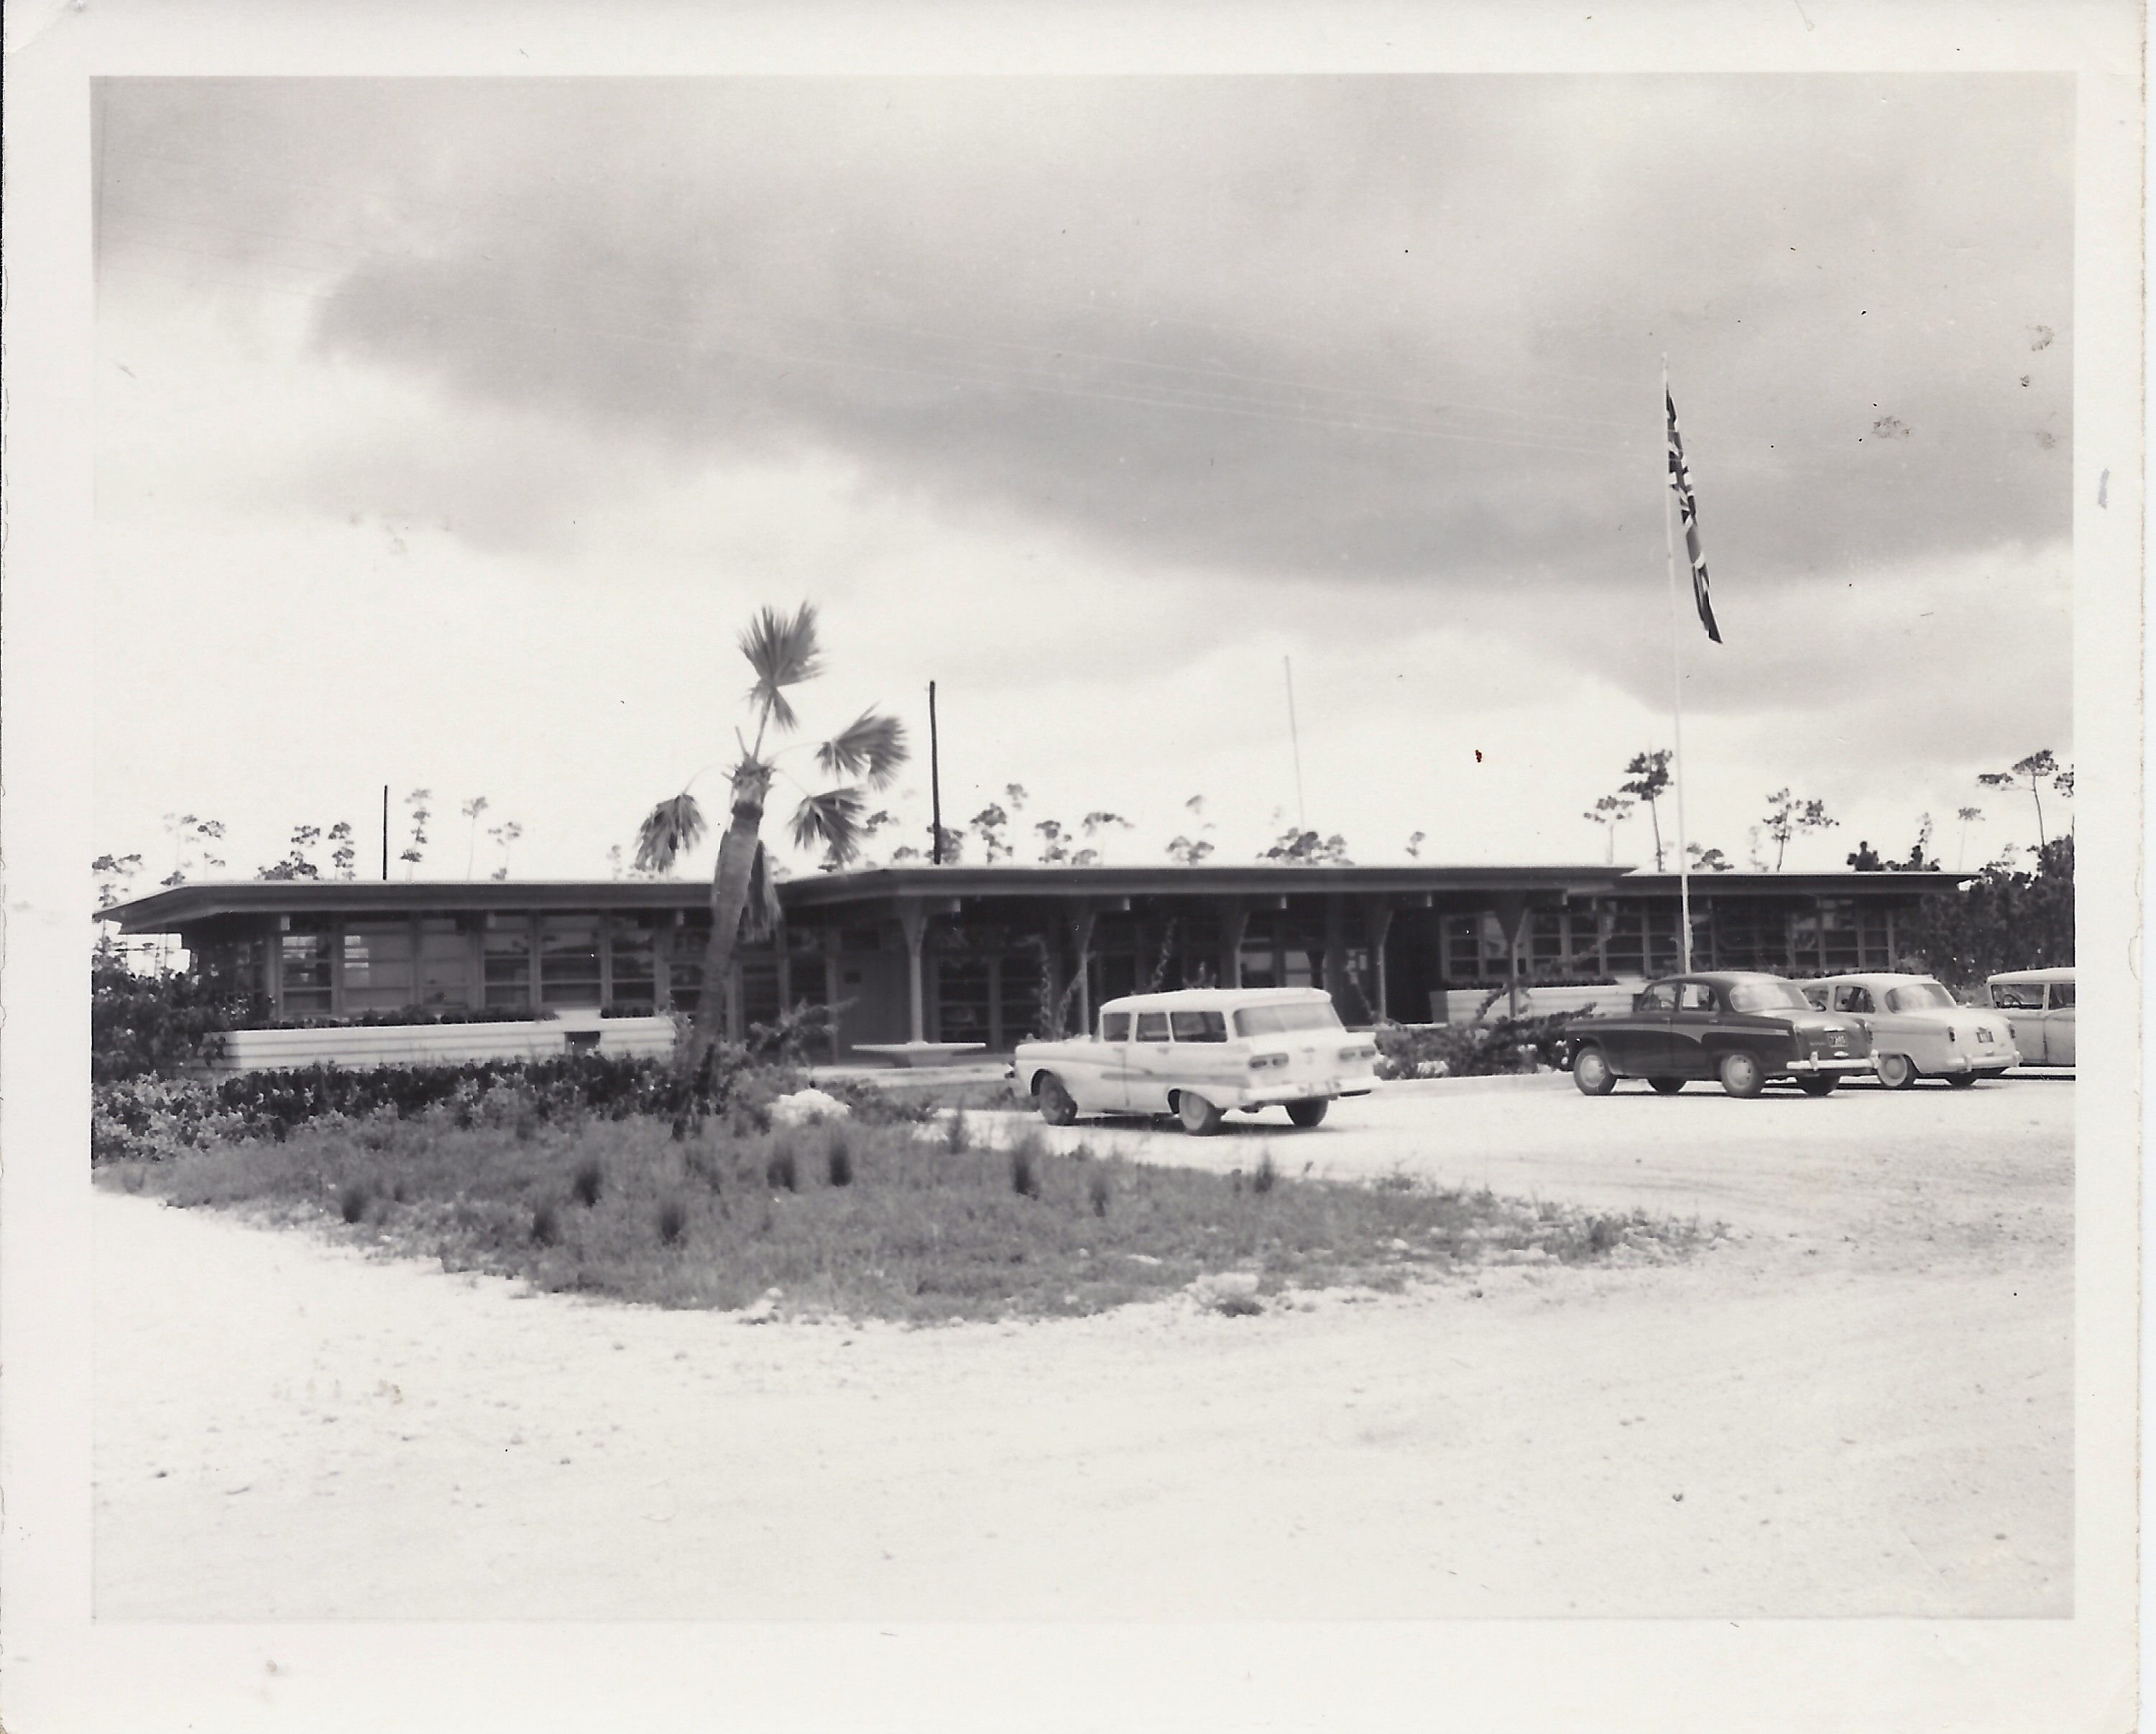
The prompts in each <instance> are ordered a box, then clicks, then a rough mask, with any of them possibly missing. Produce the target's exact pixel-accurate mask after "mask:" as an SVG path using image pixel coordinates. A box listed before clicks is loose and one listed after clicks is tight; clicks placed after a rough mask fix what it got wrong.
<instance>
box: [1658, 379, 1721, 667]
mask: <svg viewBox="0 0 2156 1734" xmlns="http://www.w3.org/2000/svg"><path fill="white" fill-rule="evenodd" d="M1662 402H1663V403H1666V404H1667V405H1668V406H1669V412H1670V486H1671V488H1672V489H1673V490H1675V491H1676V496H1677V510H1678V512H1679V513H1680V514H1681V516H1682V517H1683V519H1684V535H1685V552H1686V554H1687V555H1688V556H1689V557H1691V599H1692V600H1693V601H1694V602H1695V603H1697V604H1698V605H1699V623H1700V624H1701V625H1702V626H1703V627H1705V628H1707V637H1709V638H1711V639H1713V640H1714V642H1715V643H1716V644H1720V643H1721V642H1722V634H1721V631H1720V630H1719V629H1718V628H1717V627H1716V625H1715V623H1714V604H1713V603H1712V602H1711V601H1709V600H1708V599H1707V557H1706V556H1705V555H1704V554H1702V553H1701V552H1700V551H1699V503H1698V501H1697V500H1694V499H1693V498H1692V497H1691V469H1689V468H1688V467H1687V466H1686V463H1685V454H1684V441H1683V440H1682V439H1679V438H1678V437H1677V405H1676V398H1672V397H1671V395H1670V393H1669V388H1668V387H1663V390H1662Z"/></svg>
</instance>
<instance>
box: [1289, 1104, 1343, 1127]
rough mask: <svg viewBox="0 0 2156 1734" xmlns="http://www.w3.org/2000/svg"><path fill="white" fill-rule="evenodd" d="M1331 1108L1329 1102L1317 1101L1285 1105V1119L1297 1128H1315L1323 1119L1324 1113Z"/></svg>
mask: <svg viewBox="0 0 2156 1734" xmlns="http://www.w3.org/2000/svg"><path fill="white" fill-rule="evenodd" d="M1330 1106H1332V1104H1331V1103H1330V1102H1327V1101H1324V1100H1318V1099H1313V1100H1310V1101H1306V1102H1290V1103H1289V1104H1288V1105H1287V1117H1288V1118H1289V1119H1291V1120H1292V1121H1294V1122H1295V1123H1296V1125H1297V1126H1316V1125H1317V1122H1318V1121H1321V1120H1322V1119H1324V1118H1325V1111H1326V1110H1327V1108H1328V1107H1330Z"/></svg>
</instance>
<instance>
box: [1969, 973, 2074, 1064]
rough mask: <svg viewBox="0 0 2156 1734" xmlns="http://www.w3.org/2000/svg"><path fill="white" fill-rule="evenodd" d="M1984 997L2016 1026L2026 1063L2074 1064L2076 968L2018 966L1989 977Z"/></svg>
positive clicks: (2017, 1042)
mask: <svg viewBox="0 0 2156 1734" xmlns="http://www.w3.org/2000/svg"><path fill="white" fill-rule="evenodd" d="M1984 997H1985V998H1987V999H1989V1001H1990V1002H1991V1003H1992V1004H1993V1005H1994V1007H1996V1008H1998V1009H1999V1012H2000V1013H2002V1014H2003V1015H2004V1016H2005V1018H2006V1021H2007V1022H2008V1023H2010V1024H2011V1025H2012V1026H2013V1029H2014V1043H2015V1046H2016V1047H2018V1048H2019V1049H2020V1050H2021V1063H2022V1065H2072V1064H2073V1063H2074V968H2073V966H2072V965H2071V963H2069V964H2066V965H2063V966H2061V967H2055V968H2051V969H2015V970H2009V971H2007V972H2005V974H2003V975H1995V976H1990V977H1986V979H1985V981H1984Z"/></svg>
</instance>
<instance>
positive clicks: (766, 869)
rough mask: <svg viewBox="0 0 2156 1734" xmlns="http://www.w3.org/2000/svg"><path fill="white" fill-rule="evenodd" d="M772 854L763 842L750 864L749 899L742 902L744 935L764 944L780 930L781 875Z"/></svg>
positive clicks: (747, 938) (757, 848) (751, 940)
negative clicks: (777, 871)
mask: <svg viewBox="0 0 2156 1734" xmlns="http://www.w3.org/2000/svg"><path fill="white" fill-rule="evenodd" d="M773 865H774V864H773V861H772V859H771V855H770V853H769V852H768V851H767V849H765V848H764V846H763V844H762V843H758V844H757V846H756V854H754V855H753V856H752V857H751V858H750V859H749V864H748V900H747V902H746V903H744V904H743V905H742V925H741V931H742V938H744V939H746V940H747V941H750V942H751V943H752V944H761V943H762V941H765V940H767V939H768V938H770V937H771V936H772V935H773V933H774V932H776V931H778V923H779V920H780V915H781V911H780V910H779V906H778V875H777V874H776V873H775V872H774V871H773Z"/></svg>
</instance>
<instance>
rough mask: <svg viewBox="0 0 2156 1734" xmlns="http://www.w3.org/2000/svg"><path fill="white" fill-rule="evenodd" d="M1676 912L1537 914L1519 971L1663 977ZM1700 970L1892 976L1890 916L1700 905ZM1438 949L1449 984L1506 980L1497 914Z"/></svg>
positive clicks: (1603, 909)
mask: <svg viewBox="0 0 2156 1734" xmlns="http://www.w3.org/2000/svg"><path fill="white" fill-rule="evenodd" d="M1678 920H1679V915H1678V911H1677V910H1676V908H1674V907H1671V906H1670V905H1661V904H1647V903H1643V902H1638V901H1632V902H1623V901H1620V902H1615V903H1604V904H1601V905H1589V906H1588V907H1584V908H1580V909H1562V910H1537V911H1534V912H1533V914H1532V916H1530V917H1529V923H1528V929H1527V937H1526V943H1525V945H1524V946H1523V947H1522V953H1521V958H1520V962H1521V967H1522V969H1523V971H1525V972H1527V973H1529V974H1532V975H1534V976H1537V977H1563V976H1568V975H1571V976H1589V975H1615V976H1625V975H1640V976H1655V975H1663V974H1666V973H1668V972H1671V971H1672V970H1675V969H1676V967H1678V946H1677V924H1678ZM1691 923H1692V960H1691V961H1692V967H1694V968H1695V969H1758V970H1767V971H1770V972H1777V973H1779V972H1782V971H1784V970H1790V969H1816V970H1821V971H1835V970H1858V969H1886V968H1890V967H1892V963H1893V956H1892V926H1891V925H1890V918H1889V916H1888V913H1887V911H1885V910H1883V909H1879V908H1875V907H1871V906H1868V905H1867V906H1863V907H1860V906H1859V905H1857V904H1856V903H1855V902H1854V901H1853V900H1848V899H1838V900H1828V901H1824V902H1822V903H1820V905H1817V906H1815V907H1805V908H1800V909H1792V908H1790V907H1789V906H1788V905H1775V904H1771V903H1760V902H1756V901H1753V900H1743V901H1730V902H1727V903H1709V902H1707V901H1706V900H1697V901H1695V902H1694V904H1693V905H1692V911H1691ZM1440 942H1441V944H1442V947H1443V951H1444V966H1443V967H1444V971H1445V978H1446V979H1447V980H1448V981H1454V982H1474V981H1493V980H1501V979H1502V978H1503V977H1505V976H1506V975H1507V972H1508V971H1507V942H1506V937H1505V931H1504V928H1503V926H1502V925H1501V923H1500V922H1499V921H1498V919H1497V917H1496V916H1494V915H1482V916H1447V917H1446V918H1445V921H1444V923H1443V926H1442V930H1441V936H1440Z"/></svg>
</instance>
